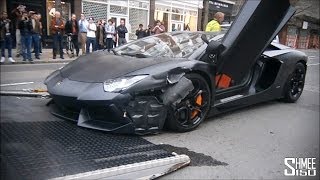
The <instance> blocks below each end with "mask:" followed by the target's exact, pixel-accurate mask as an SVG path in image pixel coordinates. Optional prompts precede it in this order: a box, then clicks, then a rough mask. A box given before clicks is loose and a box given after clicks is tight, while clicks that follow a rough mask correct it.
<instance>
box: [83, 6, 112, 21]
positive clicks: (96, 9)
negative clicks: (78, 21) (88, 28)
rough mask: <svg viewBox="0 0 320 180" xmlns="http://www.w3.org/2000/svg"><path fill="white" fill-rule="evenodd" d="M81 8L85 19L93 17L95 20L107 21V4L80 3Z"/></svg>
mask: <svg viewBox="0 0 320 180" xmlns="http://www.w3.org/2000/svg"><path fill="white" fill-rule="evenodd" d="M82 7H83V13H84V14H85V16H86V17H94V19H95V20H99V19H104V20H107V9H108V5H107V4H103V3H93V2H86V1H82Z"/></svg>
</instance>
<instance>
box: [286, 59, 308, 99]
mask: <svg viewBox="0 0 320 180" xmlns="http://www.w3.org/2000/svg"><path fill="white" fill-rule="evenodd" d="M305 77H306V68H305V66H304V65H303V64H302V63H297V64H296V65H295V69H294V71H293V72H292V73H291V74H290V75H289V77H288V79H287V82H286V85H285V87H284V98H283V99H282V100H283V101H284V102H288V103H294V102H296V101H297V100H298V99H299V97H300V96H301V94H302V91H303V87H304V82H305Z"/></svg>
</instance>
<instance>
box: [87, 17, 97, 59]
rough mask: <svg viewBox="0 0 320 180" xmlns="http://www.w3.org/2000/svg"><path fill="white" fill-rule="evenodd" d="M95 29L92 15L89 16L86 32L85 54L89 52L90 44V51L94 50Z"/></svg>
mask: <svg viewBox="0 0 320 180" xmlns="http://www.w3.org/2000/svg"><path fill="white" fill-rule="evenodd" d="M96 31H97V26H96V24H95V23H94V19H93V17H90V18H89V24H88V32H87V42H86V54H89V53H90V49H89V48H90V44H92V52H93V51H95V50H96Z"/></svg>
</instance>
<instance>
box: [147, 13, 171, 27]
mask: <svg viewBox="0 0 320 180" xmlns="http://www.w3.org/2000/svg"><path fill="white" fill-rule="evenodd" d="M154 19H155V20H159V21H161V22H162V23H163V25H164V27H165V28H166V31H168V27H169V13H166V12H162V11H156V12H155V13H154ZM151 25H152V26H153V25H154V24H151Z"/></svg>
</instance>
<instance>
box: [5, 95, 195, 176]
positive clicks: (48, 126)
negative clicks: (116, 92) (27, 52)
mask: <svg viewBox="0 0 320 180" xmlns="http://www.w3.org/2000/svg"><path fill="white" fill-rule="evenodd" d="M0 95H1V96H0V97H1V179H154V178H157V177H160V176H162V175H165V174H168V173H170V172H173V171H175V170H177V169H179V168H181V167H184V166H187V165H188V164H189V163H190V158H189V157H188V156H187V155H178V154H176V153H174V152H168V151H165V150H164V149H162V148H161V147H160V146H158V145H155V144H152V143H150V142H148V141H146V140H145V139H143V138H142V137H139V136H132V135H117V134H110V133H105V132H101V131H96V130H90V129H85V128H80V127H78V126H76V124H74V123H72V122H69V121H65V120H61V119H58V118H56V117H54V116H52V115H51V114H50V109H49V108H48V107H47V106H46V103H48V102H49V99H48V96H49V95H48V94H47V93H46V92H45V91H43V90H23V91H20V92H18V91H1V93H0Z"/></svg>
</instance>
